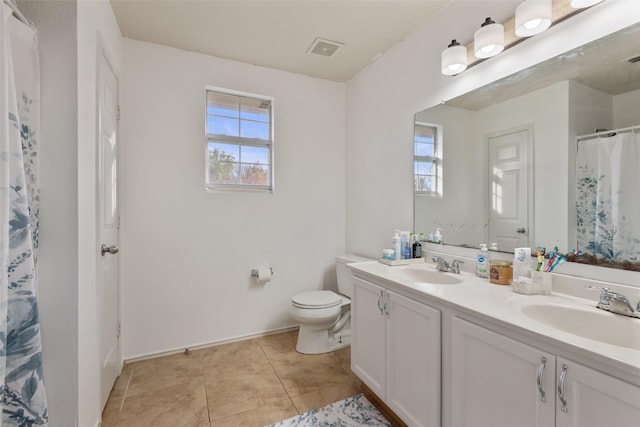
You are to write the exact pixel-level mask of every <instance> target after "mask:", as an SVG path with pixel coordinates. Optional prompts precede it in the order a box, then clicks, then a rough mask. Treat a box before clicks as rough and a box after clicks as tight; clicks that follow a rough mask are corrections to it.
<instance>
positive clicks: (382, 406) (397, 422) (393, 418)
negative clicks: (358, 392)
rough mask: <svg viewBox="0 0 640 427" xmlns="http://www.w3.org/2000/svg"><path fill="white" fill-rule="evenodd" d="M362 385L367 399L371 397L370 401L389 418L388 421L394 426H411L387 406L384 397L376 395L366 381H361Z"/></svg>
mask: <svg viewBox="0 0 640 427" xmlns="http://www.w3.org/2000/svg"><path fill="white" fill-rule="evenodd" d="M361 385H362V393H363V394H364V395H365V397H366V398H367V399H369V402H371V403H373V406H375V407H376V408H377V409H378V411H380V413H381V414H382V415H383V416H384V417H385V418H386V419H387V421H389V422H390V423H391V424H392V425H393V426H394V427H409V426H408V425H407V424H405V423H404V421H402V420H401V419H400V417H399V416H397V415H396V413H395V412H393V411H392V410H391V408H389V407H388V406H387V404H386V403H384V402H383V401H382V399H380V398H379V397H378V396H376V394H375V393H374V392H372V391H371V389H370V388H369V387H367V385H366V384H365V383H363V382H361Z"/></svg>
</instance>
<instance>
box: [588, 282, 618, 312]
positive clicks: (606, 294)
mask: <svg viewBox="0 0 640 427" xmlns="http://www.w3.org/2000/svg"><path fill="white" fill-rule="evenodd" d="M584 287H585V288H587V289H598V290H599V291H600V292H601V293H600V301H599V302H598V305H597V306H596V307H598V308H603V309H606V308H607V307H608V306H609V301H611V296H612V295H613V292H612V291H611V289H610V288H607V287H606V286H596V285H585V286H584Z"/></svg>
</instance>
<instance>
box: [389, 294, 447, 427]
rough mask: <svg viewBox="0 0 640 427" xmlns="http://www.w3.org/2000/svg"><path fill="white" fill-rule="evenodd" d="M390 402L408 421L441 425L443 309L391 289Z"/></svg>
mask: <svg viewBox="0 0 640 427" xmlns="http://www.w3.org/2000/svg"><path fill="white" fill-rule="evenodd" d="M387 295H388V299H387V303H386V305H385V306H386V312H387V313H388V314H387V317H388V318H387V393H386V394H387V397H386V403H387V404H388V405H389V407H390V408H391V409H392V410H393V411H394V412H395V413H396V414H397V415H398V416H399V417H400V418H401V419H402V420H403V421H405V422H406V423H407V424H409V425H410V426H415V427H439V426H440V311H439V310H436V309H434V308H431V307H428V306H426V305H424V304H420V303H418V302H416V301H412V300H410V299H408V298H405V297H402V296H400V295H397V294H395V293H393V292H389V291H387Z"/></svg>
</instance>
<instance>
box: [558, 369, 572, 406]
mask: <svg viewBox="0 0 640 427" xmlns="http://www.w3.org/2000/svg"><path fill="white" fill-rule="evenodd" d="M567 369H568V367H567V365H562V372H561V373H560V381H559V382H558V399H560V403H562V412H569V410H568V409H567V399H565V396H564V379H565V377H566V376H567Z"/></svg>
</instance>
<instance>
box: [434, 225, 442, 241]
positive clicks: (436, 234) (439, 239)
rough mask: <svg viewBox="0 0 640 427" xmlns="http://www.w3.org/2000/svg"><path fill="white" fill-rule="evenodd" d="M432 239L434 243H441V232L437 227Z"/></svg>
mask: <svg viewBox="0 0 640 427" xmlns="http://www.w3.org/2000/svg"><path fill="white" fill-rule="evenodd" d="M433 241H434V242H436V243H442V232H441V231H440V229H439V228H436V233H435V234H434V235H433Z"/></svg>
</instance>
